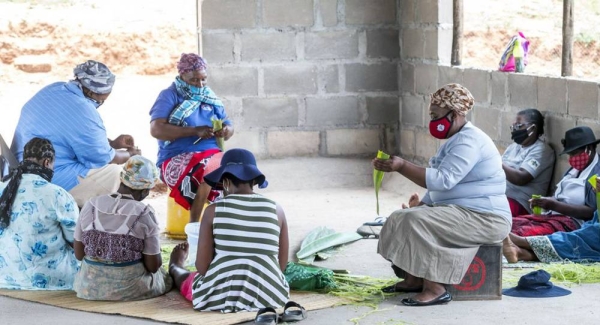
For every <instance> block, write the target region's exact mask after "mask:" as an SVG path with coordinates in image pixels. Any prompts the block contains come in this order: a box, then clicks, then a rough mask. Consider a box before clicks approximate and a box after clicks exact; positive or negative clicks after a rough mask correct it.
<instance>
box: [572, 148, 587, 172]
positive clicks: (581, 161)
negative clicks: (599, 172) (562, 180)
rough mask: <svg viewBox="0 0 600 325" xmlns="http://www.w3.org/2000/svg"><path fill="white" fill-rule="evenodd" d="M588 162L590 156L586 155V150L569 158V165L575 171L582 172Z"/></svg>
mask: <svg viewBox="0 0 600 325" xmlns="http://www.w3.org/2000/svg"><path fill="white" fill-rule="evenodd" d="M589 161H590V155H589V154H588V153H587V150H584V151H583V152H581V153H578V154H576V155H574V156H569V165H571V167H573V168H574V169H577V170H584V169H585V166H587V164H588V162H589Z"/></svg>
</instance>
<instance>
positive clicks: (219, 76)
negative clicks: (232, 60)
mask: <svg viewBox="0 0 600 325" xmlns="http://www.w3.org/2000/svg"><path fill="white" fill-rule="evenodd" d="M209 73H210V75H209V78H210V79H209V84H210V87H211V88H212V89H213V90H214V91H215V92H216V93H217V95H219V96H229V95H231V96H256V95H258V71H257V70H256V69H255V68H245V67H226V68H221V67H211V68H210V72H209Z"/></svg>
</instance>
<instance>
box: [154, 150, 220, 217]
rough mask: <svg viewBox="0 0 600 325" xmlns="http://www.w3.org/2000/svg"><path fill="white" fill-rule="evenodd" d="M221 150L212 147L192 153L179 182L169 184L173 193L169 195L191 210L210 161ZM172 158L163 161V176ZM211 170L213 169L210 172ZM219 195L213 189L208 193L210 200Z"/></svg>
mask: <svg viewBox="0 0 600 325" xmlns="http://www.w3.org/2000/svg"><path fill="white" fill-rule="evenodd" d="M219 152H220V151H219V149H210V150H206V151H203V152H196V153H194V154H193V155H192V157H191V159H190V161H189V163H188V164H187V166H185V169H184V170H183V172H182V173H181V174H180V175H179V179H178V180H177V183H175V186H173V187H171V186H169V188H170V189H171V194H169V196H170V197H172V198H173V199H174V200H175V202H177V204H179V205H181V206H182V207H183V208H185V209H186V210H189V209H190V208H191V207H192V203H193V202H194V197H195V196H196V193H197V192H198V187H199V186H200V184H201V183H204V174H205V172H206V166H207V165H208V161H210V160H211V157H212V156H213V155H216V154H217V153H219ZM220 157H222V156H221V155H219V156H218V158H220ZM172 159H173V158H169V159H167V160H165V161H164V162H163V164H162V166H161V176H163V175H165V174H166V173H168V171H167V166H168V164H169V162H171V160H172ZM219 165H220V161H219ZM217 166H218V165H217ZM210 171H211V170H209V171H208V172H210ZM165 184H167V185H169V183H168V182H165ZM218 196H219V192H218V191H216V190H211V191H210V194H209V195H208V200H209V201H210V202H212V201H214V199H216V198H217V197H218Z"/></svg>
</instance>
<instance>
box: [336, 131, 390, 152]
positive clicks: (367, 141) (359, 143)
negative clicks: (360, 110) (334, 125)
mask: <svg viewBox="0 0 600 325" xmlns="http://www.w3.org/2000/svg"><path fill="white" fill-rule="evenodd" d="M381 132H382V130H379V129H336V130H327V131H326V137H327V154H328V155H330V156H356V155H360V156H365V155H373V154H375V153H377V150H379V149H380V146H381V140H380V137H381Z"/></svg>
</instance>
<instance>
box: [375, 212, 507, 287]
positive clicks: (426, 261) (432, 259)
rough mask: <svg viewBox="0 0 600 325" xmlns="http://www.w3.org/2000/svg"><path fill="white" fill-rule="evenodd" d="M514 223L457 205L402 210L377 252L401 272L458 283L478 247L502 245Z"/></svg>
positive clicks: (383, 234) (387, 225) (390, 221)
mask: <svg viewBox="0 0 600 325" xmlns="http://www.w3.org/2000/svg"><path fill="white" fill-rule="evenodd" d="M510 227H511V225H510V221H509V220H507V219H506V218H504V217H502V216H499V215H496V214H492V213H482V212H477V211H473V210H469V209H465V208H462V207H459V206H457V205H441V206H425V205H422V206H418V207H414V208H410V209H402V210H397V211H395V212H394V213H392V215H390V217H389V218H388V219H387V221H386V222H385V224H384V225H383V228H382V229H381V233H380V237H379V245H378V247H377V252H378V253H379V254H380V255H381V256H383V257H384V258H385V259H387V260H389V261H391V262H392V263H393V264H394V265H395V266H397V267H398V268H400V269H401V270H403V271H405V272H407V273H409V274H411V275H413V276H416V277H419V278H423V279H426V280H429V281H433V282H438V283H444V284H458V283H460V282H461V280H462V278H463V277H464V275H465V274H466V273H467V270H468V269H469V265H470V264H471V261H472V260H473V258H474V257H475V254H477V250H478V249H479V246H481V245H486V244H495V243H500V242H502V240H503V239H504V238H506V236H508V233H509V232H510Z"/></svg>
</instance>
